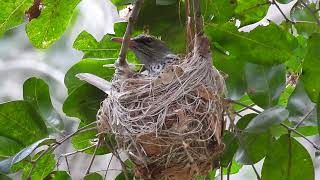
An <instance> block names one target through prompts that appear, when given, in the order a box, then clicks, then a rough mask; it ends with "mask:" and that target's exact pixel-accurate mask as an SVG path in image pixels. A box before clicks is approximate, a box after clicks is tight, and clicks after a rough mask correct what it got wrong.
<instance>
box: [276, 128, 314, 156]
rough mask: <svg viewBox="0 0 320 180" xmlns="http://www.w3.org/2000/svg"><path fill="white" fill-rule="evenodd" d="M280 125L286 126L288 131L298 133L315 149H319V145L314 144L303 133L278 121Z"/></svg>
mask: <svg viewBox="0 0 320 180" xmlns="http://www.w3.org/2000/svg"><path fill="white" fill-rule="evenodd" d="M280 125H281V126H283V127H285V128H287V129H288V130H289V131H292V132H294V133H296V134H298V135H299V136H300V137H302V138H303V139H305V140H306V141H308V142H309V143H310V144H311V145H312V146H313V147H314V148H315V149H317V150H318V151H319V150H320V147H319V146H318V145H317V144H315V143H314V142H312V141H311V140H310V139H308V138H307V137H306V136H305V135H303V134H302V133H300V132H299V131H297V130H296V129H294V128H292V127H290V126H288V125H286V124H284V123H280Z"/></svg>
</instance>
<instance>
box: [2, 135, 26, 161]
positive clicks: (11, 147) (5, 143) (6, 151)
mask: <svg viewBox="0 0 320 180" xmlns="http://www.w3.org/2000/svg"><path fill="white" fill-rule="evenodd" d="M22 148H23V146H22V145H21V144H20V143H18V142H16V141H14V140H12V139H9V138H7V137H3V136H0V160H3V159H5V158H8V157H9V156H12V155H14V154H16V153H17V152H19V151H20V150H21V149H22Z"/></svg>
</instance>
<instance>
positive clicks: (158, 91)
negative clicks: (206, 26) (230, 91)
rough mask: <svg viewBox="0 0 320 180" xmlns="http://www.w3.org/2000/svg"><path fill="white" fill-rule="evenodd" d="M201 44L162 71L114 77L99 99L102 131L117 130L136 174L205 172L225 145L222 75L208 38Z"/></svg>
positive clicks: (186, 175)
mask: <svg viewBox="0 0 320 180" xmlns="http://www.w3.org/2000/svg"><path fill="white" fill-rule="evenodd" d="M201 44H202V45H201V48H200V49H198V50H197V51H195V52H194V53H190V54H189V55H187V56H186V57H185V58H182V59H181V60H180V61H179V62H176V63H175V64H172V65H169V66H167V67H166V68H165V69H164V70H163V71H162V72H161V73H160V74H159V75H158V76H145V75H140V74H135V75H134V76H133V77H132V78H128V79H121V78H114V80H113V82H112V89H111V93H110V95H109V96H108V98H106V99H105V100H104V101H103V103H102V105H101V108H100V110H99V112H98V115H97V118H98V124H99V129H100V131H102V132H106V131H107V132H111V133H113V134H114V135H115V137H116V141H117V144H118V147H119V148H121V149H123V150H125V151H126V152H127V153H128V156H129V158H130V160H132V162H133V163H134V164H135V175H136V176H138V177H143V178H151V179H185V180H186V179H191V178H192V177H194V176H195V175H205V174H207V172H208V171H209V170H210V169H211V168H213V167H212V162H213V161H214V160H216V159H217V158H218V155H219V154H221V152H222V151H223V149H224V145H223V143H222V142H221V132H222V130H223V124H224V123H223V122H224V116H223V112H224V106H225V104H224V103H223V98H222V94H223V90H224V89H223V88H224V79H223V77H222V76H221V75H220V73H219V72H218V70H217V69H215V68H214V67H213V66H212V59H211V55H210V53H209V50H208V49H209V45H208V40H207V39H206V38H203V39H202V43H201ZM116 79H118V80H116Z"/></svg>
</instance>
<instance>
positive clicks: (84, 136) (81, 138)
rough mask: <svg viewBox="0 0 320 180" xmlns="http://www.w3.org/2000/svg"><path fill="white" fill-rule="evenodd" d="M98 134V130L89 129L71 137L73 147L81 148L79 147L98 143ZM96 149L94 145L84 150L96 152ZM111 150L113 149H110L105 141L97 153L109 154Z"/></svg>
mask: <svg viewBox="0 0 320 180" xmlns="http://www.w3.org/2000/svg"><path fill="white" fill-rule="evenodd" d="M97 134H98V132H97V131H88V132H84V133H81V134H78V135H75V136H73V137H72V138H71V143H72V147H74V148H75V149H78V150H79V149H84V148H87V147H90V146H92V145H96V144H97V142H98V139H97ZM107 136H109V135H107ZM110 138H112V137H110ZM94 149H95V147H92V148H90V149H88V150H86V151H84V152H85V153H87V154H94ZM110 152H112V151H111V150H110V149H108V147H107V146H106V145H105V144H104V143H103V144H102V145H100V146H99V148H98V149H97V152H96V154H97V155H103V154H107V153H110Z"/></svg>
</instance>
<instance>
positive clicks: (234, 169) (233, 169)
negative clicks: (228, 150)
mask: <svg viewBox="0 0 320 180" xmlns="http://www.w3.org/2000/svg"><path fill="white" fill-rule="evenodd" d="M242 167H243V165H242V164H238V163H237V161H235V160H232V164H231V169H230V174H237V173H238V172H239V171H240V169H241V168H242ZM227 174H228V168H223V175H227ZM212 180H215V179H212Z"/></svg>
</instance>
